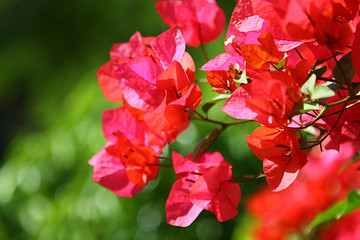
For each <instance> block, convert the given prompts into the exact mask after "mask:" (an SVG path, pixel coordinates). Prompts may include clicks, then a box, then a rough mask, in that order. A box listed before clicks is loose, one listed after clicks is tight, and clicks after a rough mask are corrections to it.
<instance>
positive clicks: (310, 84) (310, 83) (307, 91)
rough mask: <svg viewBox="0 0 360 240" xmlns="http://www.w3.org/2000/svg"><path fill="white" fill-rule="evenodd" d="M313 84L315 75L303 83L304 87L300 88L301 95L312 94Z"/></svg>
mask: <svg viewBox="0 0 360 240" xmlns="http://www.w3.org/2000/svg"><path fill="white" fill-rule="evenodd" d="M315 82H316V75H315V74H313V75H311V76H310V78H309V79H308V80H307V81H306V82H305V83H304V85H302V87H301V92H302V93H303V94H307V95H310V94H311V93H312V91H313V90H314V87H315Z"/></svg>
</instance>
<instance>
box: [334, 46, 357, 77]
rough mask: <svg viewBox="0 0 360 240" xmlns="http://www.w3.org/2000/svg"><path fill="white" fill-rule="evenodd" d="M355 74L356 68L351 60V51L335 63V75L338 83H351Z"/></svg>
mask: <svg viewBox="0 0 360 240" xmlns="http://www.w3.org/2000/svg"><path fill="white" fill-rule="evenodd" d="M354 75H355V69H354V66H353V65H352V61H351V52H349V53H348V54H346V55H345V56H343V57H342V58H341V59H340V61H339V62H338V63H337V64H336V65H335V67H334V70H333V76H334V77H335V80H336V81H337V82H338V83H342V84H350V83H351V81H352V79H353V78H354Z"/></svg>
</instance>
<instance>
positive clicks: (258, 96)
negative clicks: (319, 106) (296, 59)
mask: <svg viewBox="0 0 360 240" xmlns="http://www.w3.org/2000/svg"><path fill="white" fill-rule="evenodd" d="M301 100H302V94H301V91H300V87H299V85H298V84H297V81H296V80H295V79H294V78H292V77H290V76H289V75H288V74H286V73H284V72H279V71H276V72H263V73H261V74H257V75H254V77H253V78H252V82H251V83H250V84H245V85H242V86H241V87H239V88H238V89H237V90H236V91H235V92H234V93H233V94H232V95H231V97H230V98H229V99H228V101H227V102H226V103H225V104H224V106H223V107H222V108H221V109H222V110H223V111H224V112H226V113H227V114H229V115H230V116H232V117H234V118H238V119H253V120H256V121H258V122H259V123H261V124H263V125H265V126H269V127H282V126H283V125H287V124H289V122H290V119H291V117H292V113H293V111H294V107H295V104H297V103H300V102H301Z"/></svg>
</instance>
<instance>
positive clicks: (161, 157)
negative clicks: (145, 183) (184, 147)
mask: <svg viewBox="0 0 360 240" xmlns="http://www.w3.org/2000/svg"><path fill="white" fill-rule="evenodd" d="M158 158H159V159H164V160H169V161H172V159H171V158H170V157H164V156H158Z"/></svg>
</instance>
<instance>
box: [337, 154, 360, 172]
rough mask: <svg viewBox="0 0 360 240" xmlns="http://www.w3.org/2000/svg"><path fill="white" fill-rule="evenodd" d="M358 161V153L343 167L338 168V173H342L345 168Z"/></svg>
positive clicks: (359, 156)
mask: <svg viewBox="0 0 360 240" xmlns="http://www.w3.org/2000/svg"><path fill="white" fill-rule="evenodd" d="M359 160H360V151H359V152H358V153H357V154H356V156H355V157H353V159H351V161H350V162H348V163H346V164H345V165H344V166H342V167H341V168H340V172H342V171H344V170H345V169H346V168H347V167H349V166H350V165H352V164H354V163H356V162H357V161H359Z"/></svg>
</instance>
